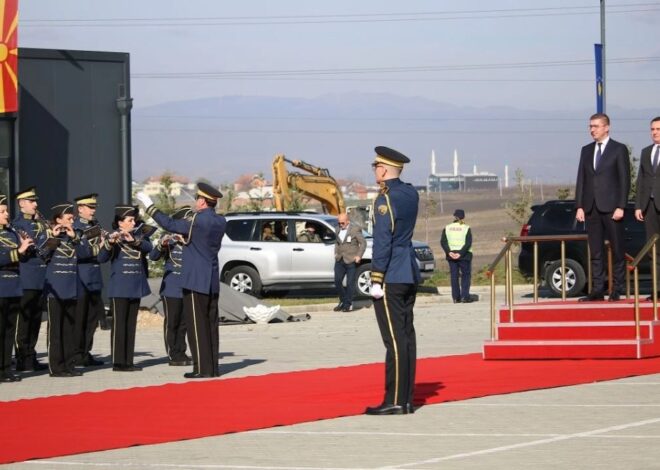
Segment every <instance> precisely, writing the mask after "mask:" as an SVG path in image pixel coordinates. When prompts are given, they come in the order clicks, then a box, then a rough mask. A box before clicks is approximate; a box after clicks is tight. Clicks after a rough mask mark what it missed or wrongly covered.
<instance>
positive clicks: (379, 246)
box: [366, 147, 420, 415]
mask: <svg viewBox="0 0 660 470" xmlns="http://www.w3.org/2000/svg"><path fill="white" fill-rule="evenodd" d="M375 150H376V159H375V161H374V162H373V163H372V167H373V171H374V174H375V177H376V182H377V183H378V184H380V188H381V189H380V194H379V195H378V197H377V198H376V200H375V201H374V211H373V213H374V233H373V240H374V241H373V258H372V263H371V265H372V267H371V282H372V285H371V295H372V297H373V298H374V309H375V310H376V320H377V321H378V327H379V329H380V334H381V337H382V338H383V343H384V345H385V349H386V355H385V396H384V399H383V402H382V403H381V404H380V405H378V406H375V407H369V408H367V409H366V413H367V414H370V415H393V414H408V413H414V407H413V393H414V388H415V362H416V360H417V344H416V339H415V327H414V325H413V307H414V305H415V297H416V293H417V284H418V283H419V281H420V274H419V269H418V267H417V263H416V261H415V253H414V251H413V247H412V236H413V231H414V229H415V222H416V220H417V210H418V204H419V195H418V193H417V190H416V189H415V188H413V187H412V186H411V185H410V184H407V183H404V182H403V181H401V180H400V179H399V175H400V174H401V171H402V170H403V165H404V164H405V163H408V162H410V159H409V158H408V157H406V156H405V155H403V154H401V153H399V152H397V151H396V150H393V149H390V148H388V147H376V149H375Z"/></svg>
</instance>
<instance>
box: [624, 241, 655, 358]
mask: <svg viewBox="0 0 660 470" xmlns="http://www.w3.org/2000/svg"><path fill="white" fill-rule="evenodd" d="M659 238H660V235H658V234H657V233H654V234H653V235H652V236H651V238H649V239H648V241H647V242H646V244H645V245H644V246H643V247H642V249H641V250H639V253H637V256H635V259H633V260H632V262H631V263H630V265H629V266H628V270H629V271H632V272H633V278H634V287H635V294H634V295H635V339H636V342H637V357H641V351H640V349H641V344H640V339H641V334H640V313H639V263H640V262H641V261H642V259H644V257H646V256H648V253H649V250H651V288H652V289H653V294H652V296H653V320H654V321H658V292H657V291H658V289H657V288H656V279H657V276H658V273H657V267H656V261H657V259H658V253H657V251H658V250H657V243H656V242H657V241H658V239H659Z"/></svg>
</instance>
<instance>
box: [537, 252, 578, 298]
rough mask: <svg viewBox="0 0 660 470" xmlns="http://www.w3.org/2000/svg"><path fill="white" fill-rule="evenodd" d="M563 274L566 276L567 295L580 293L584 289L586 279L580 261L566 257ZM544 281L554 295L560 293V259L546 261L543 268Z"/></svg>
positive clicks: (573, 295) (571, 295) (572, 295)
mask: <svg viewBox="0 0 660 470" xmlns="http://www.w3.org/2000/svg"><path fill="white" fill-rule="evenodd" d="M564 274H565V277H566V295H567V296H568V297H575V296H578V295H580V293H582V291H583V290H584V286H585V284H586V279H587V278H586V276H585V274H584V269H583V268H582V266H581V265H580V263H578V262H577V261H575V260H572V259H567V260H566V267H565V271H564ZM545 282H546V284H547V285H548V287H549V288H550V290H551V291H552V293H553V294H554V295H558V296H560V295H561V288H562V286H561V284H562V272H561V260H555V261H551V262H550V263H548V265H547V266H546V269H545Z"/></svg>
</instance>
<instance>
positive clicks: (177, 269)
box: [149, 241, 183, 299]
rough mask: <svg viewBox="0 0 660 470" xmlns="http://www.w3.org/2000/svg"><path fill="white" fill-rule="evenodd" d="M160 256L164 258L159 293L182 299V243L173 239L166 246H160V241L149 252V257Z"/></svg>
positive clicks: (155, 258)
mask: <svg viewBox="0 0 660 470" xmlns="http://www.w3.org/2000/svg"><path fill="white" fill-rule="evenodd" d="M161 258H165V272H164V273H163V282H161V283H160V295H162V296H163V297H172V298H176V299H182V298H183V289H182V287H181V284H182V280H183V277H182V274H183V273H182V269H181V268H182V267H183V245H182V244H181V243H179V242H173V241H170V243H169V244H168V245H167V246H162V245H161V244H160V243H158V244H156V246H155V247H154V249H153V250H151V253H149V259H150V260H152V261H158V260H159V259H161Z"/></svg>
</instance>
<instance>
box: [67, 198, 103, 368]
mask: <svg viewBox="0 0 660 470" xmlns="http://www.w3.org/2000/svg"><path fill="white" fill-rule="evenodd" d="M97 198H98V194H95V193H92V194H86V195H84V196H79V197H77V198H76V199H75V203H76V210H77V217H76V218H75V220H74V221H73V228H74V230H75V231H76V234H77V235H78V236H79V237H80V238H84V239H85V240H87V241H88V242H89V245H90V248H91V252H90V253H89V256H87V257H84V258H79V259H78V279H79V281H80V286H79V287H80V288H79V292H78V302H77V305H76V325H75V332H74V344H75V356H76V358H75V360H76V364H78V365H82V366H100V365H102V364H103V361H100V360H98V359H95V358H94V357H93V356H92V353H91V351H92V345H93V343H94V332H95V331H96V326H97V325H98V323H99V322H101V323H102V324H103V323H104V322H105V307H104V305H103V297H102V295H101V292H102V290H103V278H102V276H101V265H100V264H99V260H98V259H97V255H98V253H99V250H100V243H101V230H100V227H99V228H98V229H97V230H95V231H91V230H90V229H93V228H94V227H96V226H98V221H97V220H96V219H95V217H94V216H95V215H96V206H97ZM92 232H96V233H92Z"/></svg>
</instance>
